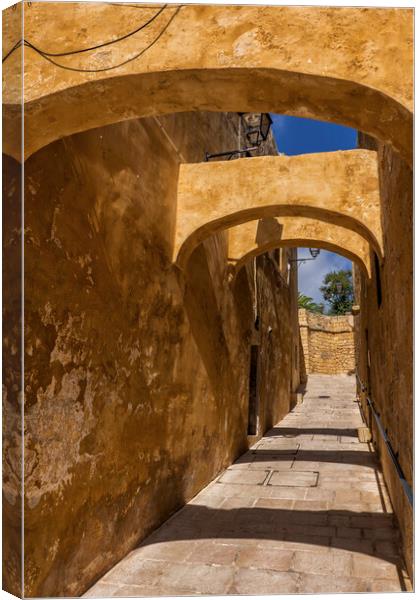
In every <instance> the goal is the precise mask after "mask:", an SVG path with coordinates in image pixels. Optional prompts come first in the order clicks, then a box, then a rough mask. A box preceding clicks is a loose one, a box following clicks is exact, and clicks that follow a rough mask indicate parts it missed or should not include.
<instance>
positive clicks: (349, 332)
mask: <svg viewBox="0 0 420 600" xmlns="http://www.w3.org/2000/svg"><path fill="white" fill-rule="evenodd" d="M299 328H300V337H301V343H302V348H303V356H304V361H305V368H306V373H324V374H328V375H335V374H338V373H347V374H350V373H353V372H354V366H355V362H354V324H353V317H352V316H351V315H342V316H328V315H321V314H317V313H313V312H310V311H308V310H305V309H303V308H301V309H299Z"/></svg>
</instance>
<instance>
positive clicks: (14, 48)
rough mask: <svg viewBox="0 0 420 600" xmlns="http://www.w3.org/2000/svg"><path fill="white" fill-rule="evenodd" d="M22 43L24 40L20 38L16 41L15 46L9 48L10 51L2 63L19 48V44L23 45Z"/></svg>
mask: <svg viewBox="0 0 420 600" xmlns="http://www.w3.org/2000/svg"><path fill="white" fill-rule="evenodd" d="M22 44H23V40H18V41H17V42H16V44H15V45H14V46H13V48H11V49H10V50H9V52H7V54H6V55H5V56H4V57H3V58H2V63H4V61H5V60H7V59H8V58H9V56H10V55H11V54H13V52H14V51H15V50H17V49H18V48H19V46H21V45H22Z"/></svg>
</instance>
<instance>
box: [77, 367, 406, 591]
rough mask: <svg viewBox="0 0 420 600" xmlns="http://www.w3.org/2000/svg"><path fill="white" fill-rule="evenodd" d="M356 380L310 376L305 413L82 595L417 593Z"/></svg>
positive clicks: (294, 415)
mask: <svg viewBox="0 0 420 600" xmlns="http://www.w3.org/2000/svg"><path fill="white" fill-rule="evenodd" d="M359 427H363V421H362V419H361V416H360V411H359V406H358V403H357V401H356V384H355V378H354V377H353V376H347V375H309V381H308V384H307V389H306V393H305V394H304V397H303V403H301V404H298V405H297V406H296V407H295V408H294V409H293V410H292V411H291V412H290V413H289V414H288V415H287V416H286V417H285V418H284V419H283V420H282V421H281V422H280V423H278V424H277V426H275V427H274V428H273V429H271V430H270V431H268V432H267V433H266V435H265V436H264V437H263V438H262V439H261V440H260V441H259V442H257V443H256V444H255V445H254V446H252V447H251V448H250V450H249V451H248V452H246V453H245V454H244V455H242V456H241V457H240V458H239V459H238V460H237V461H236V462H235V463H234V464H233V465H232V466H231V467H229V468H228V469H227V470H226V471H224V472H223V473H222V474H221V475H219V476H218V477H217V478H216V479H215V480H214V481H213V482H212V483H211V484H210V485H208V486H207V487H206V488H205V489H204V490H203V491H202V492H200V493H199V494H198V495H197V496H196V497H195V498H194V499H193V500H192V501H190V502H189V503H188V504H187V505H186V506H185V507H184V508H183V509H182V510H180V511H178V512H177V513H176V514H175V515H174V516H172V517H171V518H170V519H169V520H168V521H166V522H165V523H164V524H163V525H162V526H161V527H160V528H159V529H158V530H157V531H156V532H155V533H154V534H152V535H151V536H149V537H148V538H146V539H145V540H144V542H143V543H142V544H141V546H140V547H139V548H137V549H135V550H134V551H132V552H131V553H130V554H129V555H128V556H126V557H125V558H124V559H123V560H122V561H120V562H119V563H118V564H117V565H116V566H115V567H114V568H113V569H111V570H110V571H109V572H108V573H107V574H106V575H105V576H104V577H102V578H101V579H100V580H99V581H98V582H97V583H96V584H95V585H94V586H93V587H92V588H91V589H90V590H89V591H88V592H87V593H86V594H85V596H86V597H98V596H99V597H101V596H169V595H191V594H284V593H299V592H305V593H316V592H391V591H401V590H403V591H405V590H410V589H411V587H410V581H409V579H408V576H407V573H406V571H405V569H404V566H403V561H402V559H401V556H400V540H399V532H398V529H397V527H396V526H395V522H394V517H393V513H392V508H391V504H390V501H389V498H388V494H387V491H386V488H385V484H384V480H383V477H382V474H381V472H380V468H379V464H378V462H377V459H376V456H375V453H374V451H373V448H372V447H371V444H369V443H361V442H359V439H358V432H357V428H359Z"/></svg>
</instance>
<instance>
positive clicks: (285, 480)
mask: <svg viewBox="0 0 420 600" xmlns="http://www.w3.org/2000/svg"><path fill="white" fill-rule="evenodd" d="M318 478H319V472H318V471H293V470H292V471H290V472H288V471H274V472H273V473H272V475H271V477H270V479H269V480H268V482H267V485H276V486H284V487H316V486H317V484H318Z"/></svg>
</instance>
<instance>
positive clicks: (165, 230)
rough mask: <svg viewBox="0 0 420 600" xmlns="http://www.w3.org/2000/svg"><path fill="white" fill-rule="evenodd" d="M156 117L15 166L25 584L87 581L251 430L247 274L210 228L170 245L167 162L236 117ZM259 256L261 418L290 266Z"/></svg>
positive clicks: (68, 588)
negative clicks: (181, 255)
mask: <svg viewBox="0 0 420 600" xmlns="http://www.w3.org/2000/svg"><path fill="white" fill-rule="evenodd" d="M159 120H160V124H159V123H158V122H157V121H156V120H155V119H153V118H149V119H145V120H141V121H138V120H133V121H126V122H124V123H120V124H116V125H112V126H108V127H104V128H102V129H97V130H92V131H89V132H85V133H82V134H77V135H74V136H72V137H69V138H65V139H63V140H61V141H58V142H55V143H54V144H51V145H50V146H48V147H46V148H44V149H43V150H41V151H39V152H37V153H36V154H35V155H33V156H32V157H31V158H30V159H29V160H28V161H27V163H26V166H25V193H26V198H25V228H26V236H25V311H26V316H25V348H26V352H25V360H26V363H25V375H26V382H25V386H26V387H25V390H26V393H25V424H26V436H25V442H26V450H25V593H26V595H27V596H34V595H37V596H45V595H52V596H55V595H67V596H71V595H79V594H81V593H82V592H84V591H85V590H86V589H87V588H88V587H89V586H90V585H91V584H92V583H93V582H94V581H95V580H96V579H97V578H98V577H99V576H101V575H102V574H104V573H105V572H106V571H107V570H108V569H109V568H110V567H111V566H112V565H113V564H114V563H115V562H117V561H118V560H119V559H121V558H122V557H123V556H124V555H125V554H127V552H128V551H130V550H131V549H132V548H133V547H135V545H136V544H137V543H138V542H139V541H140V540H141V539H142V538H143V537H144V536H145V535H146V534H147V533H149V532H150V531H151V530H153V529H154V528H156V527H157V526H158V525H159V524H160V523H161V522H162V521H163V520H165V519H166V518H167V517H168V516H169V515H170V514H171V513H172V512H174V511H175V510H176V509H177V508H179V507H180V506H182V505H183V503H184V502H185V501H186V500H188V499H190V498H191V497H192V496H193V495H194V494H196V493H197V492H198V491H199V490H200V489H201V488H202V487H203V486H205V485H206V484H207V483H208V482H209V481H210V480H211V479H212V478H213V477H214V476H215V475H216V474H217V473H218V472H220V471H221V470H222V469H223V468H224V467H226V466H227V465H228V464H230V463H231V462H232V461H233V460H234V459H235V458H236V457H237V456H238V455H239V454H240V453H241V452H243V451H244V450H245V449H246V448H247V446H248V440H247V418H248V380H249V348H250V343H251V338H252V336H253V330H254V315H253V310H252V307H253V302H252V293H251V290H250V286H249V284H248V286H247V285H245V284H246V281H244V278H243V277H242V278H241V277H240V276H239V275H240V274H239V275H238V277H237V278H236V279H235V282H232V280H231V279H230V278H229V276H228V274H229V270H228V269H227V262H226V258H227V256H226V249H227V238H226V236H225V234H223V233H222V234H218V235H216V236H213V237H210V238H209V239H208V240H206V241H205V242H204V243H203V244H202V245H200V246H199V247H198V248H197V249H196V250H195V251H194V253H193V255H192V256H191V258H190V260H189V263H188V265H187V268H186V270H185V272H184V273H183V272H181V271H180V270H179V269H178V268H177V267H176V266H174V265H173V264H172V263H171V251H172V244H173V236H174V225H175V223H174V218H175V211H176V206H175V202H176V183H177V177H178V167H179V162H180V160H182V157H183V158H184V159H185V160H191V161H199V160H202V158H203V156H204V152H205V151H209V152H211V151H213V152H214V151H217V150H219V151H220V150H224V149H226V147H228V148H230V147H231V144H232V139H235V142H236V143H237V134H238V132H237V131H236V130H235V127H234V122H235V117H234V116H233V117H232V116H226V115H225V114H223V113H212V114H203V113H194V114H189V115H187V114H181V115H176V116H174V115H172V116H167V117H165V118H160V119H159ZM162 126H163V128H164V130H163V129H162ZM264 260H266V259H263V264H262V265H259V267H258V270H257V274H256V281H257V290H258V297H259V298H260V303H259V309H258V310H259V313H260V314H259V316H260V323H261V324H262V330H261V339H260V352H261V353H263V354H264V356H265V360H264V361H262V362H261V365H262V366H261V373H260V382H261V383H260V390H259V393H260V403H261V407H262V411H263V413H264V415H265V416H264V421H263V423H264V427H266V426H268V425H271V424H272V423H274V422H275V420H276V419H278V418H280V417H281V416H283V415H284V414H285V413H286V412H287V411H288V410H289V409H290V404H291V402H292V401H293V394H292V393H291V392H293V389H292V387H293V385H292V383H291V381H292V380H294V381H296V377H297V376H296V373H298V364H297V363H296V361H295V362H293V361H294V356H293V352H292V348H293V339H291V338H292V336H293V335H294V336H295V338H296V340H297V310H295V309H294V305H293V302H291V301H290V297H291V296H295V295H296V282H295V281H292V282H291V284H290V286H288V285H285V284H284V282H283V283H282V282H280V283H279V280H278V273H276V270H275V267H274V265H270V263H269V262H268V263H267V264H266V263H265V262H264ZM267 260H268V259H267ZM250 268H251V267H249V266H247V267H246V270H247V271H248V276H247V277H248V279H250V280H251V281H253V280H254V279H255V277H254V276H253V273H252V272H249V269H250ZM243 271H244V272H245V269H244V270H243ZM245 280H246V278H245ZM241 282H242V284H241ZM293 286H294V289H291V288H292V287H293ZM247 287H248V290H247ZM272 300H274V301H275V303H276V304H275V306H274V307H271V308H269V304H270V302H271V301H272ZM293 320H294V322H293V323H292V321H293ZM266 325H267V326H268V325H270V326H271V327H272V333H271V334H270V335H269V336H268V334H267V330H266ZM285 336H286V337H287V338H288V339H289V341H288V344H287V347H284V341H285ZM274 371H279V372H281V375H276V376H275V375H274ZM270 403H273V406H272V407H271V408H265V407H266V406H268V405H269V404H270ZM261 433H262V431H261Z"/></svg>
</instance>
